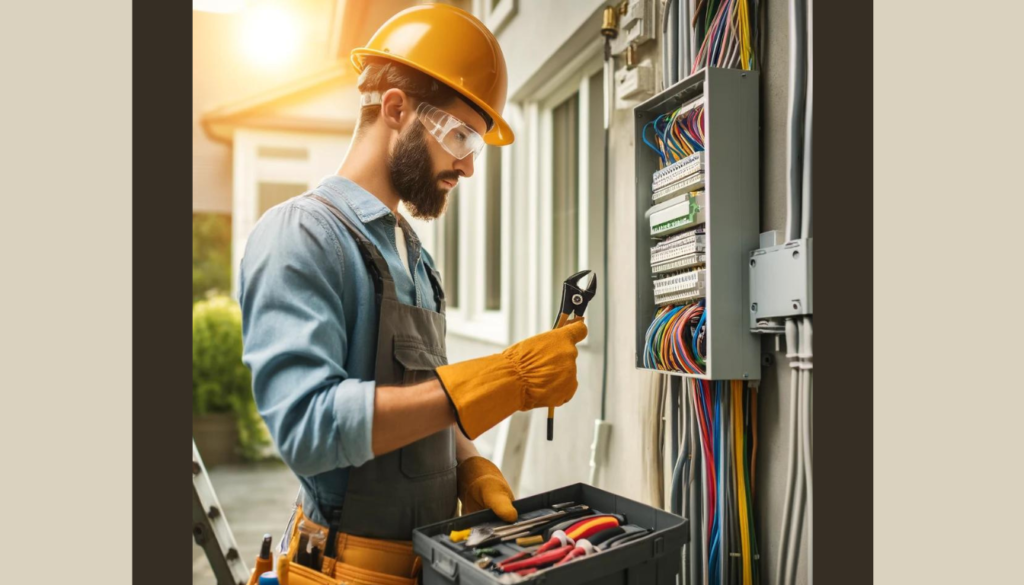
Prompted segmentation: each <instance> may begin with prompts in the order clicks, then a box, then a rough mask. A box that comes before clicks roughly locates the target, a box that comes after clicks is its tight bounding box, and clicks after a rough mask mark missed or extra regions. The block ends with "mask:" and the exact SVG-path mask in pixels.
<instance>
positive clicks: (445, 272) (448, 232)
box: [438, 189, 459, 309]
mask: <svg viewBox="0 0 1024 585" xmlns="http://www.w3.org/2000/svg"><path fill="white" fill-rule="evenodd" d="M438 223H439V225H440V226H441V230H442V231H443V232H444V233H443V237H442V241H443V244H442V247H443V250H442V254H443V256H442V258H443V259H442V260H441V278H442V279H443V280H444V294H445V298H446V299H447V306H448V308H450V309H458V308H459V195H458V189H456V190H455V191H453V192H452V194H451V195H450V196H449V198H448V208H447V210H446V211H445V214H444V219H443V220H441V221H440V222H438Z"/></svg>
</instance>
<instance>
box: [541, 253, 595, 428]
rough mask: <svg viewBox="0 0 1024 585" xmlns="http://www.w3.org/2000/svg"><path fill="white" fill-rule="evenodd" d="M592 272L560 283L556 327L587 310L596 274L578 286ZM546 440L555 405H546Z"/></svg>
mask: <svg viewBox="0 0 1024 585" xmlns="http://www.w3.org/2000/svg"><path fill="white" fill-rule="evenodd" d="M590 274H593V273H592V272H591V271H590V270H582V271H580V272H577V273H576V274H573V275H572V276H570V277H569V278H567V279H565V282H564V283H562V305H561V308H560V311H559V313H558V317H556V318H555V326H554V327H552V329H558V328H559V327H562V326H563V325H565V324H566V322H568V321H569V319H570V318H572V317H582V316H583V313H584V312H585V311H586V310H587V305H589V304H590V301H591V300H593V298H594V295H596V294H597V274H593V276H592V277H591V279H590V284H588V285H587V288H586V289H583V288H580V286H579V283H580V281H581V280H583V279H584V278H585V277H587V276H588V275H590ZM548 440H549V441H553V440H555V407H554V406H549V407H548Z"/></svg>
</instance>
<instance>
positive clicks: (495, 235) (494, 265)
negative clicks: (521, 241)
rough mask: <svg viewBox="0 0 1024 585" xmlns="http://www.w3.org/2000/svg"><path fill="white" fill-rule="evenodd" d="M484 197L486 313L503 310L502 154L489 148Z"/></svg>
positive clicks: (495, 149) (496, 149) (491, 147)
mask: <svg viewBox="0 0 1024 585" xmlns="http://www.w3.org/2000/svg"><path fill="white" fill-rule="evenodd" d="M485 172H486V177H485V178H486V188H485V189H486V192H485V193H484V199H485V202H484V203H485V205H484V218H485V219H484V233H483V238H484V310H485V311H500V310H501V268H502V266H501V192H502V191H501V151H500V150H498V147H496V146H488V147H487V160H486V171H485Z"/></svg>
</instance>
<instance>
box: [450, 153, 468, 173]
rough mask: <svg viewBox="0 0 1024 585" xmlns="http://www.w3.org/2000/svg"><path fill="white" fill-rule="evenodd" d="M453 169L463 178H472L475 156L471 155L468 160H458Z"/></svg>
mask: <svg viewBox="0 0 1024 585" xmlns="http://www.w3.org/2000/svg"><path fill="white" fill-rule="evenodd" d="M452 168H453V169H455V171H456V172H458V173H459V174H460V175H462V176H463V177H466V178H469V177H472V176H473V155H472V154H469V155H467V156H466V158H463V159H456V160H455V164H454V165H452Z"/></svg>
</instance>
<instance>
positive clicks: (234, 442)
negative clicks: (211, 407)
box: [192, 412, 241, 467]
mask: <svg viewBox="0 0 1024 585" xmlns="http://www.w3.org/2000/svg"><path fill="white" fill-rule="evenodd" d="M192 438H193V439H195V441H196V447H197V448H198V449H199V454H200V455H201V456H202V458H203V464H204V465H206V467H214V466H217V465H222V464H224V463H238V462H239V461H241V457H240V456H239V448H238V447H239V446H238V423H237V422H236V421H235V415H234V414H231V413H226V412H225V413H215V414H204V415H201V416H196V415H192Z"/></svg>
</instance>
